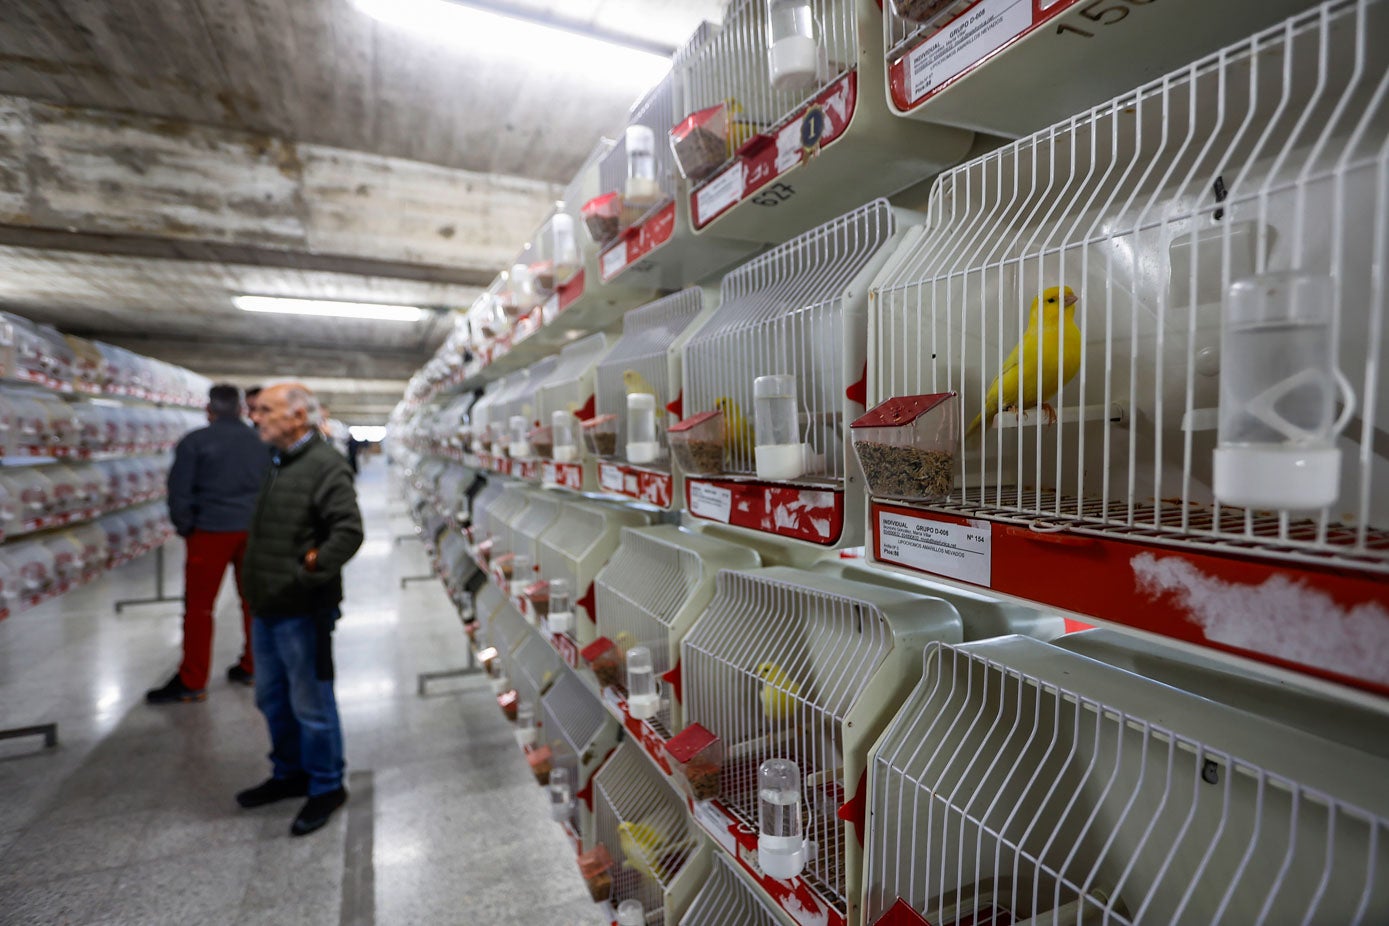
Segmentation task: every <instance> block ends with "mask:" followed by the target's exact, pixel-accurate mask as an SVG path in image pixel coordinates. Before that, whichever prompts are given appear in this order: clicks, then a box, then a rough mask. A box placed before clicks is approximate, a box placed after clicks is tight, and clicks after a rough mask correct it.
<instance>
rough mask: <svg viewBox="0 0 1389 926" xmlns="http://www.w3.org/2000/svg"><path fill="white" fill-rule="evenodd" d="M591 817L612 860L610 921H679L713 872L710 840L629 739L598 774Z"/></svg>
mask: <svg viewBox="0 0 1389 926" xmlns="http://www.w3.org/2000/svg"><path fill="white" fill-rule="evenodd" d="M593 817H594V833H595V846H594V848H597V846H602V847H603V848H604V850H606V854H607V856H608V858H610V859H612V861H613V866H612V868H611V869H609V874H610V876H611V878H612V888H611V890H610V892H609V896H608V897H607V898H606V899H605V900H604V903H606V904H607V911H606V918H607V920H608V921H609V922H614V921H616V922H620V923H628V922H632V923H643V924H645V926H665V924H667V923H668V924H670V926H675V923H676V922H677V921H678V919H679V917H680V915H681V914H682V913H684V912H685V910H686V909H687V908H688V907H689V905H690V901H691V900H693V899H694V895H695V893H696V892H697V891H698V890H699V888H700V885H701V884H702V883H703V881H704V878H705V876H706V875H707V873H708V871H709V856H710V852H709V845H708V843H707V842H706V841H705V840H704V838H703V837H702V836H701V835H700V833H699V829H698V828H697V827H696V826H695V823H694V820H693V819H692V818H691V817H690V814H689V811H688V810H687V809H686V807H685V802H684V801H683V800H681V799H680V795H679V794H677V793H676V792H675V791H672V790H671V789H670V787H669V786H668V785H667V784H666V782H665V780H664V779H663V778H662V777H661V773H660V772H659V771H657V769H656V768H655V767H654V766H653V765H652V764H651V763H650V762H649V761H648V760H647V758H646V757H645V756H644V755H642V752H641V748H640V747H639V746H637V745H636V744H635V743H633V742H632V741H630V740H627V741H625V742H624V743H623V744H622V745H620V746H618V747H617V751H616V752H614V753H613V754H612V758H610V759H608V761H607V763H606V764H604V766H603V767H602V768H601V769H599V770H598V774H597V775H595V776H594V777H593ZM638 907H639V909H638ZM619 910H620V911H621V915H622V919H618V918H617V916H618V914H617V912H616V911H619ZM637 913H640V915H641V919H637V918H636V914H637Z"/></svg>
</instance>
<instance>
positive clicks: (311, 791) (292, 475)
mask: <svg viewBox="0 0 1389 926" xmlns="http://www.w3.org/2000/svg"><path fill="white" fill-rule="evenodd" d="M257 411H258V415H257V426H258V428H259V430H260V436H261V439H262V440H264V441H266V442H267V443H269V444H271V445H272V446H273V447H274V448H275V455H274V457H273V458H272V460H271V466H270V472H269V473H268V474H267V475H266V477H265V483H264V485H262V487H261V490H260V495H259V496H258V497H257V499H256V507H255V511H254V513H253V514H252V516H251V526H250V532H249V534H248V536H247V539H246V557H245V564H244V566H243V568H242V575H243V585H244V594H245V596H246V600H247V602H248V603H249V604H250V606H251V612H252V614H254V615H255V619H254V621H253V623H252V649H253V652H254V655H255V664H256V706H257V707H259V708H260V711H261V713H262V714H264V715H265V721H266V724H267V726H268V727H269V728H270V745H271V750H270V764H271V775H270V778H268V779H267V780H266V781H264V782H262V783H261V784H259V785H257V786H256V787H254V788H249V789H247V790H245V791H242V792H241V793H240V794H238V795H237V796H236V801H237V803H238V804H240V805H241V806H242V807H247V808H250V807H261V806H264V805H266V804H271V803H274V802H276V801H280V800H284V799H285V798H290V797H307V798H308V800H307V801H306V802H305V803H304V805H303V807H302V808H301V809H300V811H299V815H298V816H297V817H295V819H294V823H293V825H292V826H291V827H290V833H291V834H292V835H295V836H303V835H305V834H306V833H312V832H313V831H314V830H317V829H319V828H321V827H322V826H323V825H324V824H326V823H327V822H328V820H329V818H331V817H332V815H333V812H334V811H336V810H337V809H338V808H339V807H341V806H342V805H343V803H344V802H346V800H347V789H346V788H344V787H343V769H344V763H343V746H342V725H341V723H340V722H339V720H338V707H337V701H336V699H335V698H334V696H333V636H332V634H333V627H334V625H335V624H336V623H337V619H338V616H339V613H340V612H339V610H338V606H339V605H340V604H341V602H342V568H343V566H344V565H345V564H346V563H347V561H348V560H349V559H351V558H352V556H353V554H355V553H356V552H357V548H358V547H360V546H361V545H362V515H361V512H360V511H359V510H358V508H357V493H356V490H355V488H354V487H353V481H352V471H351V469H350V468H349V467H348V465H347V461H346V460H345V459H343V457H342V456H341V455H340V454H338V453H337V452H336V451H335V450H333V448H332V447H331V446H330V445H329V444H328V443H327V442H326V441H324V440H323V438H322V437H321V436H319V433H318V428H317V423H318V417H319V412H318V403H317V402H316V401H315V400H314V397H313V394H312V393H310V392H309V390H308V389H306V388H304V387H303V386H301V385H298V384H297V383H285V384H280V385H277V386H269V387H266V388H265V389H264V390H262V391H261V393H260V395H259V397H258V399H257Z"/></svg>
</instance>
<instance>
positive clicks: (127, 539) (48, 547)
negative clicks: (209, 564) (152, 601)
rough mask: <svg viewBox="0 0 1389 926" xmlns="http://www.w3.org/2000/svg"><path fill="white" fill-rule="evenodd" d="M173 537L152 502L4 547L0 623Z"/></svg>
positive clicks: (161, 509)
mask: <svg viewBox="0 0 1389 926" xmlns="http://www.w3.org/2000/svg"><path fill="white" fill-rule="evenodd" d="M60 523H68V522H60ZM173 533H174V529H173V525H172V524H170V522H169V514H168V510H167V508H166V507H165V505H164V504H163V503H162V502H157V501H156V502H147V503H145V504H134V505H133V506H132V507H127V508H125V509H124V510H121V511H113V512H110V513H108V514H101V513H100V512H99V511H95V512H88V518H87V519H86V520H85V521H84V522H83V523H73V524H72V525H71V526H70V527H67V528H64V529H59V530H50V531H47V532H45V533H44V534H41V535H38V536H35V537H33V538H29V539H22V540H18V541H14V542H9V543H6V544H4V545H3V546H0V619H3V618H6V617H9V616H11V615H13V614H16V613H18V612H20V611H24V610H26V609H28V608H32V607H35V606H36V605H38V604H41V603H42V602H44V601H46V600H48V599H50V598H54V597H56V596H58V595H62V594H65V593H66V592H69V591H71V590H72V589H74V588H76V587H78V586H80V585H84V584H86V583H88V582H91V581H92V580H94V579H96V578H97V577H98V576H100V575H101V574H102V573H104V572H106V571H108V570H111V569H115V568H118V567H120V566H123V565H125V564H126V563H128V562H130V561H131V560H133V559H135V558H136V557H139V556H143V555H144V554H145V553H148V552H149V551H151V550H153V549H155V548H157V547H159V546H161V545H162V544H163V543H165V542H166V541H167V540H168V539H169V538H170V537H172V536H173Z"/></svg>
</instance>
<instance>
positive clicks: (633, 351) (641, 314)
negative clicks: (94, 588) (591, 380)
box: [595, 287, 704, 455]
mask: <svg viewBox="0 0 1389 926" xmlns="http://www.w3.org/2000/svg"><path fill="white" fill-rule="evenodd" d="M702 311H704V291H703V290H702V289H699V288H698V287H691V288H689V289H684V290H681V291H680V292H678V293H673V294H671V295H669V296H665V297H663V298H661V299H657V300H656V301H655V302H652V303H649V304H647V305H644V306H642V307H641V308H637V309H633V310H632V311H630V312H628V313H627V314H626V315H625V316H623V318H622V337H620V338H618V339H617V343H616V344H614V345H613V349H612V350H611V351H609V352H608V353H607V355H606V356H605V357H603V360H602V362H600V363H599V364H598V371H597V374H596V378H595V387H596V395H597V398H596V400H595V408H596V411H597V413H598V414H600V415H616V416H617V446H618V450H619V453H621V454H624V455H625V452H626V451H625V448H626V446H627V396H628V394H629V393H630V392H631V391H648V390H649V391H651V392H653V393H654V394H655V396H656V413H657V419H658V421H659V422H660V423H661V424H662V425H664V424H665V423H666V419H667V418H668V415H667V413H666V412H665V407H666V406H667V405H668V404H670V403H671V402H673V401H674V400H675V398H676V396H678V395H679V394H680V391H681V383H680V378H679V370H680V366H679V358H678V356H675V355H673V354H672V349H673V348H674V347H675V345H676V343H677V342H678V341H679V340H680V337H681V335H682V334H684V333H685V331H686V330H687V329H688V328H689V326H690V325H691V324H692V323H693V322H694V320H695V319H696V318H697V317H698V316H699V314H700V312H702ZM672 373H674V374H675V375H674V376H672ZM629 382H630V385H629ZM658 430H659V432H660V434H661V435H662V439H663V438H664V433H665V427H664V426H663V427H660V428H659V429H658Z"/></svg>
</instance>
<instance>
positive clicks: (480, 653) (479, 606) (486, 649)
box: [468, 584, 507, 675]
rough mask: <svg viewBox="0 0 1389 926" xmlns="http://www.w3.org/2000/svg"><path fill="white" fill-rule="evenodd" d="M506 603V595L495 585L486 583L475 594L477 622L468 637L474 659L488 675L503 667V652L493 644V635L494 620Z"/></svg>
mask: <svg viewBox="0 0 1389 926" xmlns="http://www.w3.org/2000/svg"><path fill="white" fill-rule="evenodd" d="M505 603H507V602H506V596H504V595H503V594H502V593H501V590H500V589H498V588H497V587H496V586H495V585H491V584H484V585H482V586H481V587H479V588H478V590H477V592H476V593H474V595H473V613H474V614H475V615H476V617H477V622H476V624H475V625H474V628H473V630H472V632H471V633H469V635H468V639H469V642H470V643H471V644H472V648H473V659H474V660H475V661H476V662H477V664H478V665H479V666H481V667H482V670H483V671H484V672H486V673H487V674H488V675H493V674H494V673H495V672H497V671H499V670H500V669H501V664H500V662H499V660H500V659H501V652H500V651H499V650H498V648H497V647H496V646H495V645H493V643H492V637H493V633H494V630H495V628H494V626H493V621H494V619H495V618H496V616H497V615H498V614H500V613H501V607H502V605H503V604H505Z"/></svg>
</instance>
